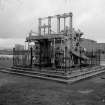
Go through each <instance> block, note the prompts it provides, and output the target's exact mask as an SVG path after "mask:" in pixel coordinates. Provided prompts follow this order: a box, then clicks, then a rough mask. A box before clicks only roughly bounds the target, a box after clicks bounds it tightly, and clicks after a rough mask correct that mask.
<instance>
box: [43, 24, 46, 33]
mask: <svg viewBox="0 0 105 105" xmlns="http://www.w3.org/2000/svg"><path fill="white" fill-rule="evenodd" d="M43 29H44V35H45V34H46V25H45V24H44V27H43Z"/></svg>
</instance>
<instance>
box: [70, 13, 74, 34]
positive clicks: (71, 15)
mask: <svg viewBox="0 0 105 105" xmlns="http://www.w3.org/2000/svg"><path fill="white" fill-rule="evenodd" d="M69 15H70V23H69V27H70V34H72V28H73V27H72V24H73V23H72V17H73V14H72V13H71V12H70V13H69Z"/></svg>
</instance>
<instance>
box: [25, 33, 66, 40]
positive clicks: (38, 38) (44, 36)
mask: <svg viewBox="0 0 105 105" xmlns="http://www.w3.org/2000/svg"><path fill="white" fill-rule="evenodd" d="M65 37H66V36H64V35H63V34H52V35H43V36H42V35H41V36H29V37H26V41H35V40H41V39H53V38H65Z"/></svg>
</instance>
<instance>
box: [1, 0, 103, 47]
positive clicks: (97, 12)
mask: <svg viewBox="0 0 105 105" xmlns="http://www.w3.org/2000/svg"><path fill="white" fill-rule="evenodd" d="M70 11H72V12H73V26H74V27H75V28H76V29H78V28H79V29H80V30H81V31H82V32H84V37H85V38H89V39H94V40H96V41H98V42H105V29H104V28H105V12H104V11H105V0H0V47H6V48H7V47H13V46H14V44H15V43H20V44H24V41H25V37H26V35H27V34H28V33H29V31H30V30H31V29H32V30H34V31H35V32H37V25H38V24H37V23H38V20H37V19H38V18H39V17H44V16H49V15H55V14H62V13H64V12H70Z"/></svg>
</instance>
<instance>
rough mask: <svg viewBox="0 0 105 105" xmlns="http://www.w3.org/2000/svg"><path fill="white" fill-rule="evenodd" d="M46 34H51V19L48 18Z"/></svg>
mask: <svg viewBox="0 0 105 105" xmlns="http://www.w3.org/2000/svg"><path fill="white" fill-rule="evenodd" d="M48 34H51V17H50V16H49V17H48Z"/></svg>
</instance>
